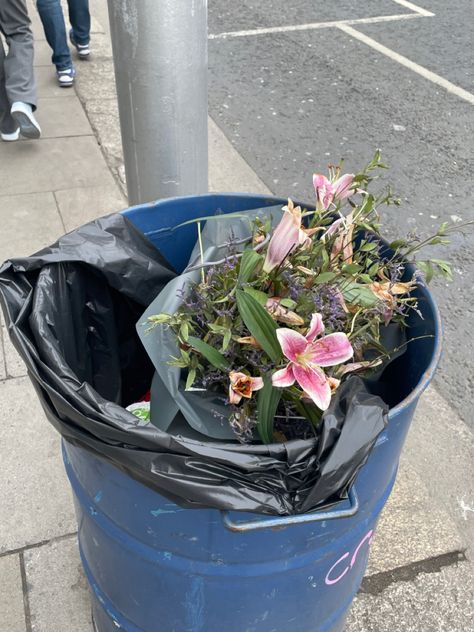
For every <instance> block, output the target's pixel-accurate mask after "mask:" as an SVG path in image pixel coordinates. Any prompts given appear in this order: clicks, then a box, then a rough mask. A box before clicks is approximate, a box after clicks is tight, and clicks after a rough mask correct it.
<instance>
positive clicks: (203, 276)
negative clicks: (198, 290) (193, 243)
mask: <svg viewBox="0 0 474 632" xmlns="http://www.w3.org/2000/svg"><path fill="white" fill-rule="evenodd" d="M197 228H198V241H199V253H200V255H201V263H202V264H204V248H203V245H202V235H201V222H198V223H197ZM201 281H202V283H203V285H204V283H205V282H206V277H205V275H204V268H201Z"/></svg>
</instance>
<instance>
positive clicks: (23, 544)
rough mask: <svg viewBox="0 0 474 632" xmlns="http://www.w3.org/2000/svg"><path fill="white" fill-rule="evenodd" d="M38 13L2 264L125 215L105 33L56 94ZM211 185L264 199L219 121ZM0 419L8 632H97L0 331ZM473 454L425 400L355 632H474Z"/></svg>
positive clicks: (358, 605)
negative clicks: (34, 89) (32, 122)
mask: <svg viewBox="0 0 474 632" xmlns="http://www.w3.org/2000/svg"><path fill="white" fill-rule="evenodd" d="M31 8H32V7H31ZM31 14H32V17H33V21H34V30H35V35H36V37H37V53H36V66H37V67H36V72H37V78H38V83H39V90H40V97H41V99H40V106H39V111H38V117H39V120H40V123H41V125H42V127H43V137H42V139H41V140H40V141H36V142H34V141H33V142H32V141H22V142H19V143H12V144H7V143H3V144H2V145H0V183H1V184H0V222H1V223H0V225H1V231H0V261H3V260H4V259H7V258H9V257H13V256H20V255H27V254H31V253H32V252H34V251H35V250H37V249H39V248H41V247H43V246H45V245H48V244H50V243H52V242H53V241H54V240H55V239H56V238H57V237H59V236H60V235H61V234H63V233H64V232H65V231H68V230H71V229H73V228H74V227H76V226H79V225H81V224H83V223H85V222H87V221H89V220H91V219H93V218H95V217H98V216H101V215H104V214H107V213H110V212H113V211H117V210H120V209H122V208H124V207H125V206H126V205H127V203H126V198H125V195H124V191H125V186H124V184H125V183H124V172H123V166H122V151H121V144H120V135H119V127H118V114H117V107H116V97H115V87H114V80H113V67H112V58H111V49H110V42H109V39H108V36H107V34H106V32H105V30H104V29H103V28H102V26H101V25H100V24H99V22H98V21H97V20H94V28H93V30H94V34H93V50H94V56H93V58H92V60H91V61H90V62H88V63H81V64H78V81H77V87H76V90H64V89H60V88H58V87H56V83H55V77H54V72H53V68H52V67H51V65H50V62H49V58H50V52H49V49H48V47H47V45H46V43H45V42H44V39H43V34H42V30H41V26H40V24H39V20H38V19H37V17H36V12H35V10H34V8H32V10H31ZM210 184H211V188H212V189H213V190H227V191H229V190H233V191H239V190H240V191H254V192H267V191H268V189H267V188H266V187H265V185H264V184H263V183H262V182H261V181H260V180H259V178H258V176H257V175H256V174H255V173H254V172H253V171H252V170H251V169H250V168H249V167H248V165H247V164H246V163H245V161H244V160H243V159H242V158H241V157H240V156H239V155H238V154H237V153H236V151H235V150H234V149H233V147H232V145H231V144H230V143H229V142H228V140H227V139H226V138H225V136H224V135H223V134H222V132H221V131H220V130H219V128H218V127H217V126H216V125H215V124H214V123H213V122H212V121H211V120H210ZM0 419H1V424H0V473H1V478H0V496H1V499H2V500H1V503H0V632H32V631H34V632H90V631H91V630H92V626H91V621H90V604H89V596H88V591H87V584H86V581H85V578H84V576H83V573H82V569H81V565H80V561H79V556H78V552H77V545H76V522H75V517H74V511H73V505H72V499H71V494H70V491H69V485H68V483H67V480H66V476H65V474H64V472H63V466H62V462H61V455H60V448H59V437H58V435H57V433H56V432H55V431H54V430H53V429H52V428H51V426H50V425H49V424H48V422H47V421H46V419H45V417H44V414H43V412H42V409H41V407H40V404H39V403H38V401H37V399H36V396H35V394H34V391H33V388H32V387H31V385H30V383H29V380H28V378H27V377H26V375H25V368H24V366H23V364H22V362H21V360H20V359H19V358H18V356H17V354H16V352H15V351H14V349H13V348H12V346H11V344H10V342H9V340H8V338H7V335H6V331H5V327H4V326H2V333H1V336H0ZM20 428H21V435H20V434H19V433H20ZM473 456H474V440H473V437H472V434H471V433H470V432H469V431H468V430H467V428H466V426H465V425H464V424H463V423H462V421H461V420H460V419H458V418H457V417H456V416H455V415H453V414H452V412H451V410H450V407H449V404H448V403H447V402H445V401H444V400H443V399H442V398H441V397H440V396H439V395H438V394H437V393H436V392H435V391H433V390H431V391H428V393H427V394H425V396H424V398H423V400H422V402H421V404H420V406H419V409H418V412H417V415H416V419H415V422H414V427H413V429H412V432H411V433H410V436H409V439H408V444H407V447H406V450H405V453H404V457H403V459H402V463H401V469H400V474H399V478H398V481H397V485H396V488H395V490H394V493H393V495H392V497H391V499H390V501H389V503H388V506H387V508H386V510H385V511H384V514H383V516H382V519H381V521H380V524H379V528H378V532H377V536H376V538H375V541H374V544H373V547H372V551H371V560H370V566H369V569H368V573H367V577H366V579H365V580H364V584H363V588H362V591H361V593H360V595H359V597H358V598H357V600H356V602H355V604H354V606H353V608H352V611H351V614H350V617H349V621H348V625H347V630H348V632H352V631H354V632H355V631H356V630H357V631H359V632H363V631H367V632H369V631H371V632H372V631H373V632H382V631H384V630H390V631H391V632H398V631H399V632H402V631H403V632H408V631H412V630H413V631H417V632H431V631H433V632H434V631H443V632H444V631H457V630H459V631H460V630H463V632H466V631H467V630H473V629H474V626H473V620H474V611H473V604H474V582H473V566H472V563H471V562H470V560H472V549H471V550H469V549H468V546H469V545H471V546H472V543H473V542H474V526H473V524H474V513H473V508H474V497H473V489H474V485H473V473H472V463H473ZM183 632H184V631H183ZM206 632H207V631H206ZM209 632H210V631H209Z"/></svg>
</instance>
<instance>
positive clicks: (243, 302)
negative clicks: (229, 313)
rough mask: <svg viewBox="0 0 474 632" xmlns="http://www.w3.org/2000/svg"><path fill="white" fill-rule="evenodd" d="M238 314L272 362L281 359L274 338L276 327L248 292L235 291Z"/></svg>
mask: <svg viewBox="0 0 474 632" xmlns="http://www.w3.org/2000/svg"><path fill="white" fill-rule="evenodd" d="M237 307H238V309H239V314H240V316H241V317H242V320H243V321H244V323H245V326H246V327H247V329H248V330H249V332H250V334H251V335H252V336H253V337H254V338H255V340H256V341H257V342H258V344H259V345H260V346H261V347H262V349H263V350H264V351H265V352H266V354H267V355H268V356H269V358H270V359H271V360H273V362H278V360H280V358H281V353H282V352H281V347H280V343H279V342H278V338H277V336H276V329H277V328H278V325H277V324H276V323H275V321H274V320H273V319H272V317H271V316H270V314H269V313H268V312H267V311H266V310H265V309H264V308H263V307H262V306H261V305H260V303H258V302H257V301H256V300H255V299H254V298H253V296H250V294H249V293H248V292H244V291H242V290H237Z"/></svg>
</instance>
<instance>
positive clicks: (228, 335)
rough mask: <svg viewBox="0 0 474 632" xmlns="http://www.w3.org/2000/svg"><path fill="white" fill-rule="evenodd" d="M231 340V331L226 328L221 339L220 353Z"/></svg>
mask: <svg viewBox="0 0 474 632" xmlns="http://www.w3.org/2000/svg"><path fill="white" fill-rule="evenodd" d="M231 340H232V331H231V330H230V329H227V331H226V332H225V334H224V339H223V341H222V347H221V351H222V353H224V351H225V350H226V349H227V347H228V346H229V344H230V341H231Z"/></svg>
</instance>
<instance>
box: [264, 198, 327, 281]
mask: <svg viewBox="0 0 474 632" xmlns="http://www.w3.org/2000/svg"><path fill="white" fill-rule="evenodd" d="M283 211H284V213H283V217H282V218H281V220H280V223H279V224H278V226H277V227H276V228H275V230H274V231H273V235H272V238H271V239H270V243H269V244H268V250H267V256H266V257H265V262H264V264H263V269H264V271H265V272H271V271H272V270H273V269H274V268H276V267H277V266H279V265H280V264H281V263H282V261H284V260H285V258H286V257H287V256H288V255H289V253H290V252H291V251H292V250H293V248H294V247H295V246H302V245H304V244H306V243H310V240H309V236H308V235H309V234H310V231H308V232H306V231H305V229H303V228H302V226H301V220H302V211H301V207H300V206H296V207H295V205H294V204H293V202H292V200H288V205H287V206H284V207H283ZM313 232H314V231H313Z"/></svg>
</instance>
